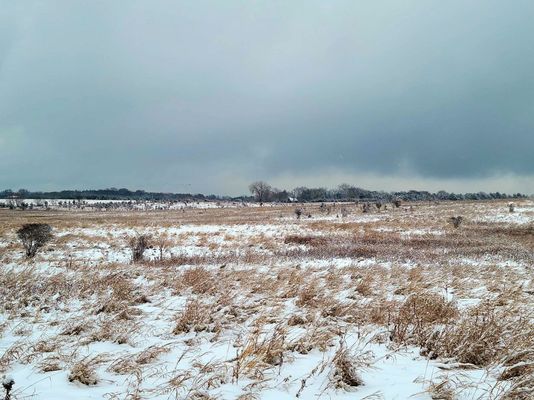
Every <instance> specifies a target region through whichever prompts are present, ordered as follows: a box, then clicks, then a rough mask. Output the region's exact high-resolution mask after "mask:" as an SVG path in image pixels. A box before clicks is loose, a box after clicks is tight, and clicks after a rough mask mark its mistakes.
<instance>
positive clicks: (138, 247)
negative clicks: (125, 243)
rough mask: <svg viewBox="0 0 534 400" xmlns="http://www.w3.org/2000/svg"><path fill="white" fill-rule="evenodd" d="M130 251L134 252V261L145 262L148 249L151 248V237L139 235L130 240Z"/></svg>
mask: <svg viewBox="0 0 534 400" xmlns="http://www.w3.org/2000/svg"><path fill="white" fill-rule="evenodd" d="M129 245H130V249H131V250H132V261H133V262H134V263H135V262H140V261H143V258H144V254H145V251H146V249H148V248H149V247H150V236H149V235H138V236H136V237H133V238H131V239H130V242H129Z"/></svg>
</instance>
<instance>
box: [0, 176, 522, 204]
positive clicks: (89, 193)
mask: <svg viewBox="0 0 534 400" xmlns="http://www.w3.org/2000/svg"><path fill="white" fill-rule="evenodd" d="M249 190H250V193H251V196H238V197H229V196H217V195H213V194H212V195H204V194H191V193H162V192H146V191H144V190H135V191H132V190H129V189H125V188H122V189H117V188H109V189H99V190H62V191H53V192H32V191H29V190H26V189H19V190H18V191H13V190H10V189H7V190H3V191H0V199H37V200H39V199H40V200H45V199H50V200H59V199H61V200H139V201H184V202H186V201H223V200H226V201H257V202H260V203H267V202H280V203H287V202H297V201H298V202H325V201H374V202H377V201H379V202H393V201H395V200H403V201H439V200H491V199H518V198H525V197H527V196H525V195H524V194H521V193H516V194H507V193H501V192H493V193H486V192H477V193H449V192H446V191H444V190H441V191H439V192H437V193H431V192H428V191H421V190H409V191H401V192H384V191H373V190H366V189H362V188H359V187H356V186H352V185H348V184H342V185H339V186H338V187H337V188H335V189H326V188H308V187H305V186H299V187H297V188H295V189H293V190H285V189H277V188H274V187H272V186H271V185H269V184H268V183H267V182H264V181H257V182H254V183H252V184H251V185H250V186H249Z"/></svg>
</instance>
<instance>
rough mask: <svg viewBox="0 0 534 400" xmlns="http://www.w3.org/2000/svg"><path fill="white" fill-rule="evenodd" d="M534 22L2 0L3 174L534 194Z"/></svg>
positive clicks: (43, 179)
mask: <svg viewBox="0 0 534 400" xmlns="http://www.w3.org/2000/svg"><path fill="white" fill-rule="evenodd" d="M533 19H534V3H532V2H531V1H522V0H518V1H515V2H513V3H506V2H502V1H493V0H486V1H482V0H475V1H472V2H464V1H450V2H441V3H438V2H427V1H422V0H421V1H407V2H398V1H380V2H354V1H349V0H347V1H341V0H338V1H332V2H322V1H295V2H287V1H257V2H248V1H229V2H219V1H202V0H199V1H160V0H153V1H135V0H133V1H128V2H107V1H91V2H86V1H70V0H68V1H67V0H64V1H60V0H58V1H47V2H41V1H33V2H32V1H28V2H11V1H7V0H6V1H2V0H0V171H1V172H2V173H1V175H0V186H1V187H0V189H7V188H13V189H18V188H20V187H27V188H30V189H41V190H45V189H64V188H102V187H109V186H117V187H122V186H125V187H130V188H132V189H135V188H143V189H147V190H166V191H174V192H181V191H185V192H190V191H192V192H210V193H221V194H240V193H244V192H246V190H247V189H246V187H247V184H248V183H249V182H250V181H252V180H257V179H265V180H269V181H272V182H273V183H274V184H276V185H279V186H282V185H283V186H284V187H288V188H292V187H294V186H298V185H302V184H308V185H310V186H313V185H323V186H335V185H337V184H339V183H342V181H341V179H342V180H343V181H345V182H348V183H351V184H355V185H359V186H364V187H368V188H370V189H385V190H395V189H410V188H417V189H428V190H433V189H436V190H438V189H445V190H450V191H477V190H488V191H490V190H500V191H510V192H512V191H521V192H527V193H532V192H534V179H531V178H532V177H533V176H534V157H533V156H532V149H533V148H534V72H533V71H534V39H533V38H534V25H532V23H531V21H532V20H533ZM399 186H402V187H399Z"/></svg>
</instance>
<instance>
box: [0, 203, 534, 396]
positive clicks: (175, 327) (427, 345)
mask: <svg viewBox="0 0 534 400" xmlns="http://www.w3.org/2000/svg"><path fill="white" fill-rule="evenodd" d="M294 207H295V206H276V207H270V206H269V207H221V206H220V205H219V206H213V207H205V208H203V209H198V208H192V207H191V208H188V209H185V210H181V209H179V210H166V211H152V212H143V211H130V212H124V211H120V212H119V211H117V212H109V211H107V212H98V211H94V210H77V211H76V212H73V211H68V210H49V211H39V210H34V211H24V212H23V211H10V210H2V211H0V227H1V228H0V264H1V271H0V280H1V281H0V296H1V300H2V301H1V305H0V309H1V316H0V332H1V338H0V373H1V374H2V375H6V376H10V377H12V378H13V379H14V381H15V385H14V389H13V392H12V399H28V398H35V399H237V398H239V399H286V398H287V399H292V398H301V399H312V398H318V399H321V398H325V399H333V398H335V399H337V398H339V399H345V398H347V399H348V398H351V399H501V398H502V399H504V398H507V399H530V398H533V393H534V392H533V391H534V384H533V378H534V337H533V334H532V332H533V326H534V325H533V323H534V320H533V314H532V313H533V311H534V304H533V303H534V283H533V281H532V279H533V272H534V271H533V268H532V266H533V265H534V263H533V261H534V253H533V250H534V237H533V232H534V230H533V227H532V223H533V222H534V204H533V203H532V202H530V201H526V200H525V201H522V202H520V203H518V204H517V207H516V211H515V212H514V213H509V211H508V208H507V204H506V203H505V202H481V203H469V202H459V203H443V204H434V203H432V204H427V203H414V204H413V205H406V206H403V207H401V208H399V209H394V208H392V207H391V208H390V207H388V210H385V211H384V210H382V211H381V212H378V210H374V211H373V212H372V213H370V214H364V213H362V210H361V208H360V207H359V206H357V205H344V206H343V207H345V210H344V212H343V214H345V213H347V209H348V215H345V216H344V217H341V212H340V210H339V206H338V208H337V209H336V208H334V209H332V210H330V211H328V212H327V211H324V212H323V211H320V210H319V208H318V207H317V206H306V207H305V210H304V213H303V217H302V218H301V219H297V218H296V217H295V214H294V212H293V211H294ZM308 215H311V217H310V218H308ZM455 215H462V216H464V218H465V220H464V221H465V222H464V223H463V224H462V225H461V226H460V227H459V228H458V229H454V228H453V227H452V226H451V225H450V223H449V222H448V218H449V217H450V216H455ZM37 221H38V222H47V223H49V224H50V225H52V226H53V228H54V239H53V240H52V241H51V242H50V243H49V244H48V245H47V246H46V247H45V248H43V249H42V250H41V251H40V253H38V255H37V256H36V257H35V259H33V260H26V259H25V257H24V254H23V251H22V247H21V245H20V244H19V243H18V241H17V238H16V234H15V232H16V229H17V228H18V227H20V226H21V225H22V224H23V223H26V222H37ZM139 234H148V235H150V236H151V238H152V244H153V247H152V248H151V249H148V250H147V251H146V257H145V262H142V263H136V264H132V263H131V262H130V260H131V251H130V249H129V247H128V242H129V239H130V238H131V237H135V236H136V235H139Z"/></svg>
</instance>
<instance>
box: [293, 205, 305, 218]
mask: <svg viewBox="0 0 534 400" xmlns="http://www.w3.org/2000/svg"><path fill="white" fill-rule="evenodd" d="M302 212H303V211H302V208H298V207H297V208H295V211H294V213H295V216H296V217H297V219H300V217H301V215H302Z"/></svg>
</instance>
